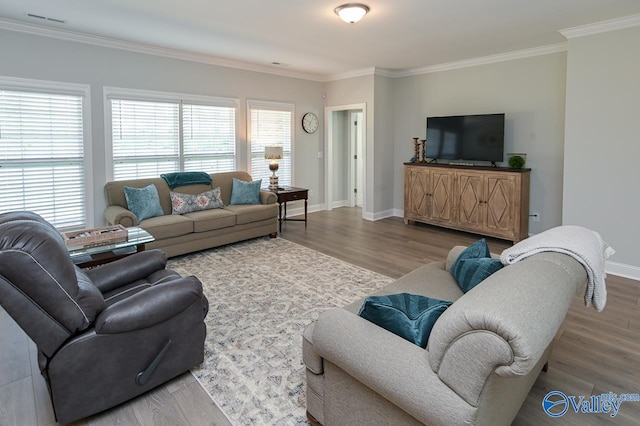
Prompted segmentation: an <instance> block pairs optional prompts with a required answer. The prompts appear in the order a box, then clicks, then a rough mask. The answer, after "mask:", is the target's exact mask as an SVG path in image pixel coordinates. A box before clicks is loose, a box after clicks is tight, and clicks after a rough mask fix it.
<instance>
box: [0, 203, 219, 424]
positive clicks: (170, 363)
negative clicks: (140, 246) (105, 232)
mask: <svg viewBox="0 0 640 426" xmlns="http://www.w3.org/2000/svg"><path fill="white" fill-rule="evenodd" d="M165 266H166V257H165V256H164V254H163V253H162V252H161V251H158V250H149V251H143V252H140V253H137V254H134V255H132V256H129V257H126V258H124V259H120V260H118V261H116V262H113V263H109V264H106V265H103V266H100V267H98V268H95V269H91V270H82V269H79V268H78V267H76V266H75V265H74V264H73V262H72V261H71V259H70V257H69V254H68V251H67V248H66V247H65V244H64V241H63V239H62V237H61V235H60V233H59V232H58V231H57V230H56V229H55V228H54V227H53V226H52V225H51V224H49V223H48V222H47V221H45V220H44V219H43V218H42V217H40V216H38V215H36V214H34V213H30V212H11V213H4V214H0V304H1V305H2V307H3V308H4V309H5V310H6V311H7V312H8V313H9V315H11V317H13V319H14V320H15V321H16V322H17V323H18V324H19V325H20V327H22V329H23V330H24V331H25V332H26V333H27V334H28V335H29V337H30V338H31V339H32V340H33V341H34V342H35V343H36V345H37V347H38V361H39V366H40V371H41V372H42V375H43V376H44V378H45V379H46V381H47V384H48V387H49V392H50V395H51V401H52V403H53V408H54V412H55V414H56V419H57V420H58V421H60V422H63V423H67V422H72V421H74V420H77V419H80V418H83V417H87V416H90V415H92V414H95V413H98V412H100V411H103V410H106V409H107V408H110V407H113V406H115V405H117V404H120V403H122V402H125V401H127V400H129V399H131V398H133V397H135V396H137V395H140V394H142V393H144V392H146V391H148V390H150V389H152V388H154V387H156V386H158V385H160V384H162V383H164V382H165V381H167V380H169V379H171V378H173V377H175V376H177V375H179V374H181V373H183V372H185V371H187V370H189V369H190V368H191V367H193V366H195V365H197V364H200V363H201V362H202V361H203V357H204V339H205V335H206V328H205V324H204V317H205V316H206V315H207V312H208V307H209V304H208V302H207V299H206V298H205V297H204V295H203V294H202V284H201V283H200V281H199V280H198V279H197V278H196V277H193V276H190V277H181V276H180V275H179V274H178V273H176V272H174V271H171V270H167V269H165Z"/></svg>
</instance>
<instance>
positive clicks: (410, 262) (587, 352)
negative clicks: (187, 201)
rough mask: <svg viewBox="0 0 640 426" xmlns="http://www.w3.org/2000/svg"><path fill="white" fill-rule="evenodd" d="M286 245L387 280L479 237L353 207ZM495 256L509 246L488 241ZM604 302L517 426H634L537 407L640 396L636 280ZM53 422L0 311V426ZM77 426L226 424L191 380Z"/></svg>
mask: <svg viewBox="0 0 640 426" xmlns="http://www.w3.org/2000/svg"><path fill="white" fill-rule="evenodd" d="M281 237H282V238H286V239H288V240H291V241H294V242H296V243H299V244H301V245H304V246H307V247H309V248H312V249H314V250H317V251H320V252H323V253H325V254H328V255H331V256H334V257H336V258H339V259H341V260H344V261H346V262H349V263H353V264H356V265H358V266H361V267H363V268H366V269H370V270H373V271H376V272H379V273H381V274H384V275H387V276H389V277H392V278H397V277H400V276H402V275H404V274H406V273H407V272H409V271H411V270H413V269H415V268H417V267H418V266H420V265H422V264H424V263H425V262H429V261H432V260H442V259H444V258H445V257H446V255H447V253H448V251H449V249H450V248H451V247H453V246H454V245H468V244H470V243H472V242H474V241H476V240H477V239H478V238H479V237H478V236H477V235H472V234H466V233H463V232H458V231H450V230H445V229H440V228H437V227H432V226H428V225H421V224H411V225H408V226H407V225H405V224H404V223H403V221H402V219H400V218H388V219H383V220H379V221H376V222H370V221H366V220H363V219H362V218H361V211H360V209H357V208H340V209H334V210H333V211H331V212H326V211H322V212H316V213H311V214H310V215H309V222H308V225H307V227H305V226H304V224H303V223H301V222H285V223H284V225H283V232H282V234H281ZM488 242H489V247H490V249H491V251H493V252H500V251H502V250H503V249H504V248H506V247H508V246H509V245H510V243H508V242H505V241H501V240H496V239H488ZM607 287H608V302H607V306H606V308H605V310H604V311H603V312H601V313H597V312H595V311H594V310H593V309H592V308H589V309H587V308H585V307H584V303H583V301H582V299H581V298H580V297H577V298H576V299H575V301H574V303H573V305H572V306H571V308H570V311H569V314H568V316H567V319H566V321H565V323H564V325H563V326H562V328H561V329H560V331H559V332H558V335H557V337H556V342H555V345H554V350H553V353H552V355H551V360H550V363H549V371H548V372H547V373H542V374H541V375H540V377H539V378H538V380H537V381H536V383H535V385H534V387H533V389H532V390H531V392H530V394H529V396H528V398H527V400H526V401H525V403H524V405H523V407H522V409H521V410H520V413H519V414H518V417H517V418H516V420H515V421H514V425H545V424H549V425H602V424H616V425H638V424H640V402H625V403H623V404H622V406H621V409H620V412H619V414H618V415H617V416H616V417H615V418H611V417H609V416H607V415H593V414H577V415H576V414H566V415H565V416H563V417H561V418H558V419H552V418H550V417H548V416H547V415H546V414H545V413H544V412H543V410H542V407H541V401H542V398H543V397H544V395H545V394H546V393H547V392H549V391H551V390H561V391H563V392H565V393H566V394H567V395H576V396H590V395H597V394H601V393H608V392H614V393H617V394H621V393H640V282H638V281H634V280H629V279H625V278H621V277H617V276H613V275H609V276H608V277H607ZM54 424H57V423H56V422H55V420H54V417H53V412H52V409H51V403H50V401H49V396H48V394H47V390H46V385H45V383H44V380H43V379H42V377H41V376H40V372H39V371H38V367H37V362H36V350H35V345H34V344H33V343H32V342H31V341H30V339H29V338H28V337H27V336H26V335H25V334H24V332H23V331H22V330H21V329H20V328H19V327H18V326H17V325H16V324H15V322H13V320H12V319H11V318H10V317H9V315H8V314H7V313H6V312H4V310H2V309H1V308H0V426H14V425H15V426H30V425H33V426H45V425H47V426H48V425H54ZM74 425H92V426H93V425H126V426H135V425H144V426H146V425H154V426H155V425H171V426H175V425H192V426H200V425H229V422H228V421H227V420H226V418H225V417H224V415H223V414H222V413H221V411H220V410H219V408H218V407H216V405H215V404H214V403H213V402H212V401H211V399H210V398H209V396H208V395H207V394H206V392H205V391H204V389H202V387H201V386H200V384H199V383H198V382H197V381H196V380H195V379H194V378H193V376H191V374H190V373H186V374H183V375H181V376H180V377H178V378H176V379H174V380H172V381H170V382H168V383H167V384H165V385H163V386H160V387H158V388H156V389H155V390H153V391H151V392H149V393H147V394H145V395H142V396H140V397H138V398H136V399H133V400H131V401H129V402H127V403H125V404H122V405H120V406H118V407H115V408H113V409H111V410H108V411H106V412H104V413H101V414H98V415H96V416H92V417H90V418H87V419H83V420H81V421H79V422H76V423H74Z"/></svg>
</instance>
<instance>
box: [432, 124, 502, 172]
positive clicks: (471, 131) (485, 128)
mask: <svg viewBox="0 0 640 426" xmlns="http://www.w3.org/2000/svg"><path fill="white" fill-rule="evenodd" d="M426 157H427V158H433V159H436V160H463V161H491V162H498V161H502V160H503V157H504V114H479V115H457V116H450V117H427V147H426Z"/></svg>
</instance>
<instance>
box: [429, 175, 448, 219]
mask: <svg viewBox="0 0 640 426" xmlns="http://www.w3.org/2000/svg"><path fill="white" fill-rule="evenodd" d="M430 179H431V191H429V194H430V197H431V200H430V201H431V203H430V209H429V218H430V219H431V220H434V221H437V222H442V223H450V222H452V221H453V181H454V173H452V172H451V170H443V171H440V170H432V171H431V177H430Z"/></svg>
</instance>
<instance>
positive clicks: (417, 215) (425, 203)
mask: <svg viewBox="0 0 640 426" xmlns="http://www.w3.org/2000/svg"><path fill="white" fill-rule="evenodd" d="M404 174H405V175H404V182H405V184H404V217H405V219H411V220H424V219H426V218H427V215H428V214H429V213H428V212H429V170H427V169H425V168H424V167H410V166H408V167H405V171H404Z"/></svg>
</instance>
